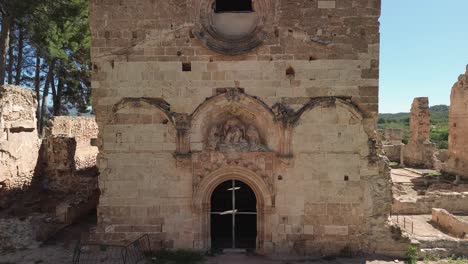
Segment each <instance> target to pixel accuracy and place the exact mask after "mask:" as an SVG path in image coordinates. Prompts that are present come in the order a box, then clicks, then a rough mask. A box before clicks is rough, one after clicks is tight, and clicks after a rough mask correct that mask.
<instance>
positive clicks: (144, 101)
mask: <svg viewBox="0 0 468 264" xmlns="http://www.w3.org/2000/svg"><path fill="white" fill-rule="evenodd" d="M126 108H141V109H143V108H147V109H154V110H156V111H157V112H158V113H161V114H162V115H163V116H165V117H166V118H167V121H168V122H171V123H172V124H173V125H175V119H174V117H173V115H172V113H171V111H170V105H169V104H168V103H167V102H166V101H164V100H163V99H159V98H145V97H142V98H134V97H126V98H123V99H122V100H120V101H119V102H118V103H116V104H115V105H114V106H113V108H112V115H113V117H112V120H113V122H114V123H115V122H117V123H118V122H119V120H118V114H119V112H120V111H121V110H123V109H126ZM148 121H149V120H148Z"/></svg>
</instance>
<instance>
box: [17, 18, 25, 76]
mask: <svg viewBox="0 0 468 264" xmlns="http://www.w3.org/2000/svg"><path fill="white" fill-rule="evenodd" d="M18 31H19V35H18V59H17V61H16V74H15V85H20V84H21V72H22V70H23V48H24V32H23V28H22V27H21V25H19V29H18Z"/></svg>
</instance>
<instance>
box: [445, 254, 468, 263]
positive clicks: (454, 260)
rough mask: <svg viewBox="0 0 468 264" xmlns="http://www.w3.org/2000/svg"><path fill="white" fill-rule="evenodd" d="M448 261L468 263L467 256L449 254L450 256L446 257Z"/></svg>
mask: <svg viewBox="0 0 468 264" xmlns="http://www.w3.org/2000/svg"><path fill="white" fill-rule="evenodd" d="M448 263H450V264H468V258H466V257H457V256H451V257H449V258H448Z"/></svg>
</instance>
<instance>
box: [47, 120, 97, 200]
mask: <svg viewBox="0 0 468 264" xmlns="http://www.w3.org/2000/svg"><path fill="white" fill-rule="evenodd" d="M97 136H98V127H97V124H96V121H95V120H94V118H91V117H68V116H59V117H54V118H53V119H51V120H50V121H49V124H48V126H47V128H46V133H45V138H44V142H43V144H44V150H43V161H44V185H45V187H46V188H48V189H51V190H55V191H62V192H76V191H80V192H84V193H86V192H89V191H93V190H95V189H96V188H97V175H98V170H97V168H96V156H97V154H98V148H97V147H96V146H92V145H91V139H94V138H97Z"/></svg>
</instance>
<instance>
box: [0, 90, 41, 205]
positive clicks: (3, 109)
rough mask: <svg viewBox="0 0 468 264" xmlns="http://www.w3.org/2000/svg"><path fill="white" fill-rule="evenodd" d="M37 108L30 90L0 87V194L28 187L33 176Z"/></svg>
mask: <svg viewBox="0 0 468 264" xmlns="http://www.w3.org/2000/svg"><path fill="white" fill-rule="evenodd" d="M36 109H37V99H36V96H35V94H34V93H33V91H31V90H28V89H26V88H22V87H18V86H12V85H4V86H1V87H0V188H1V189H0V194H1V193H2V192H3V193H4V194H6V193H7V192H9V191H11V190H19V189H22V188H25V187H28V186H29V185H30V184H31V181H32V180H33V176H34V173H35V169H36V164H37V161H38V157H39V148H40V140H39V137H38V134H37V130H36V126H37V120H36ZM0 200H2V199H1V198H0Z"/></svg>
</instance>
